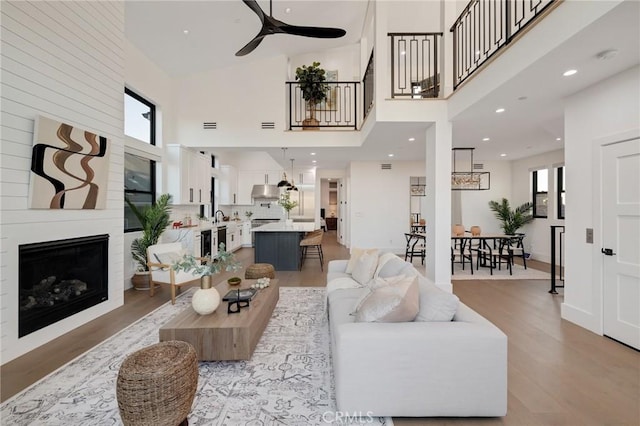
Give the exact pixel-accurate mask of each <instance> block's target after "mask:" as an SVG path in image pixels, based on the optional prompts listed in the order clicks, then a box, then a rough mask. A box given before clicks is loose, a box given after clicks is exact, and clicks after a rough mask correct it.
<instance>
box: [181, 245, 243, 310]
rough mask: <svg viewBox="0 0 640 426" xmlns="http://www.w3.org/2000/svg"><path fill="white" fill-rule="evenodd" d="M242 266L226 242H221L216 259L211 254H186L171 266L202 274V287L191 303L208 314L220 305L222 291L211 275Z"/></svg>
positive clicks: (195, 308) (196, 308)
mask: <svg viewBox="0 0 640 426" xmlns="http://www.w3.org/2000/svg"><path fill="white" fill-rule="evenodd" d="M201 262H204V263H201ZM241 266H242V263H240V262H238V261H236V259H235V256H234V254H233V253H231V252H228V251H227V250H226V249H225V245H224V243H220V246H219V247H218V254H217V256H216V258H215V259H214V258H212V257H211V256H210V255H207V256H205V257H195V256H193V255H190V254H185V255H184V256H183V257H182V259H180V260H179V261H177V262H175V263H174V264H173V265H172V266H171V268H172V269H173V270H175V271H176V272H180V271H185V272H191V273H192V274H194V275H200V288H199V289H198V290H196V292H195V293H194V294H193V297H192V298H191V305H192V306H193V310H194V311H196V312H197V313H198V314H200V315H208V314H211V313H213V312H214V311H215V310H216V309H217V308H218V306H219V305H220V293H218V290H216V288H215V287H214V286H213V283H212V282H211V276H212V275H215V274H218V273H220V272H222V271H237V270H238V269H240V267H241Z"/></svg>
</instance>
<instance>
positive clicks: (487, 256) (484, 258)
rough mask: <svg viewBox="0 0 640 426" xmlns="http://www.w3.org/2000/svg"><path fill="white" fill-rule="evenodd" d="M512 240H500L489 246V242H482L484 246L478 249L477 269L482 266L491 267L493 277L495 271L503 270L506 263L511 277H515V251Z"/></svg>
mask: <svg viewBox="0 0 640 426" xmlns="http://www.w3.org/2000/svg"><path fill="white" fill-rule="evenodd" d="M510 241H511V239H510V238H500V239H498V240H497V242H496V241H495V240H494V243H493V244H489V242H488V241H487V240H482V245H481V246H480V248H478V249H477V253H478V254H477V258H476V269H478V268H479V267H480V264H481V263H482V265H485V266H486V265H489V268H490V269H491V275H493V270H494V269H496V268H497V269H498V270H502V264H503V263H504V264H505V265H506V266H507V267H508V268H509V275H513V268H512V265H513V250H512V248H511V245H510Z"/></svg>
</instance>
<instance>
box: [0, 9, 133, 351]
mask: <svg viewBox="0 0 640 426" xmlns="http://www.w3.org/2000/svg"><path fill="white" fill-rule="evenodd" d="M97 16H99V17H100V19H96V17H97ZM62 23H64V25H61V24H62ZM123 35H124V4H123V3H121V2H84V3H82V5H80V4H79V3H68V2H27V1H19V2H2V40H1V43H2V44H1V50H2V105H1V110H2V143H1V144H0V149H1V150H2V152H1V160H2V161H1V163H0V171H1V175H0V176H1V178H0V189H1V193H2V195H1V198H0V200H1V202H2V205H1V209H0V212H1V213H2V221H1V225H0V230H1V231H0V233H1V234H2V237H1V239H0V244H1V245H2V247H1V249H0V256H1V260H0V274H1V279H0V293H1V296H2V297H1V300H2V301H1V302H0V303H1V306H0V312H1V314H0V326H1V333H0V334H1V347H2V349H1V358H2V363H5V362H7V361H10V360H11V359H14V358H15V357H17V356H20V355H22V354H24V353H26V352H28V351H30V350H32V349H34V348H36V347H38V346H40V345H42V344H44V343H46V342H48V341H50V340H52V339H54V338H56V337H58V336H60V335H62V334H64V333H66V332H68V331H70V330H72V329H74V328H76V327H78V326H79V325H82V324H84V323H87V322H89V321H91V320H92V319H95V318H97V317H98V316H100V315H103V314H104V313H106V312H109V311H111V310H113V309H115V308H116V307H118V306H120V305H122V303H123V270H122V258H123V232H122V227H123V222H124V215H123V202H124V201H123V190H122V188H123V185H124V182H123V164H124V157H123V152H124V141H123V131H124V130H123V129H124V123H123V114H124V113H123V87H124V53H123V50H122V43H123ZM39 114H40V115H45V116H48V117H51V118H53V119H55V120H58V121H62V122H65V123H68V124H71V125H74V126H78V127H80V128H84V129H87V130H89V131H92V132H95V133H97V134H99V135H103V136H106V137H108V138H109V140H110V143H111V164H110V165H111V167H110V169H109V181H108V194H107V206H106V209H104V210H30V209H29V208H28V202H27V200H28V193H29V177H30V166H31V148H32V145H33V126H34V119H35V117H36V116H37V115H39ZM103 233H106V234H109V299H108V300H107V301H105V302H103V303H101V304H99V305H96V306H94V307H92V308H89V309H87V310H84V311H82V312H80V313H78V314H76V315H73V316H72V317H69V318H66V319H64V320H62V321H59V322H57V323H55V324H53V325H51V326H49V327H46V328H44V329H41V330H38V331H36V332H34V333H31V334H29V335H27V336H25V337H22V338H20V339H18V327H17V326H18V246H19V245H21V244H27V243H36V242H42V241H51V240H57V239H66V238H75V237H82V236H87V235H95V234H103Z"/></svg>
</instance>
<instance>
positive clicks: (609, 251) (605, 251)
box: [600, 248, 615, 256]
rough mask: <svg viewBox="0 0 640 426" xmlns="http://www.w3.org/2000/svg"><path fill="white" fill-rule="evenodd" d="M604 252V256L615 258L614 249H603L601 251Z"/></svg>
mask: <svg viewBox="0 0 640 426" xmlns="http://www.w3.org/2000/svg"><path fill="white" fill-rule="evenodd" d="M600 251H601V252H602V254H604V255H605V256H614V255H615V253H614V252H613V250H612V249H610V248H603V249H601V250H600Z"/></svg>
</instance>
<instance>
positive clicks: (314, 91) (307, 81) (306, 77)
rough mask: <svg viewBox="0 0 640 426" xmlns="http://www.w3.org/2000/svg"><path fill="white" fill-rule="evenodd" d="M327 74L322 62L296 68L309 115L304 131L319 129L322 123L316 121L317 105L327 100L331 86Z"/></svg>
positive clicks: (305, 121)
mask: <svg viewBox="0 0 640 426" xmlns="http://www.w3.org/2000/svg"><path fill="white" fill-rule="evenodd" d="M325 74H326V72H325V70H324V69H322V68H320V62H313V63H312V64H311V65H308V66H307V65H303V66H302V67H298V68H296V80H297V81H298V82H299V85H300V91H301V92H302V98H303V99H304V100H305V102H306V103H307V105H306V106H307V108H306V109H307V110H308V111H309V112H308V115H307V116H306V118H305V120H304V121H303V122H302V128H303V129H309V128H317V127H318V125H319V124H320V122H319V121H318V120H317V119H316V107H317V105H318V104H319V103H320V102H322V101H324V100H325V99H327V92H328V90H329V85H328V84H327V83H325V81H326V80H327V78H326V76H325Z"/></svg>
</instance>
